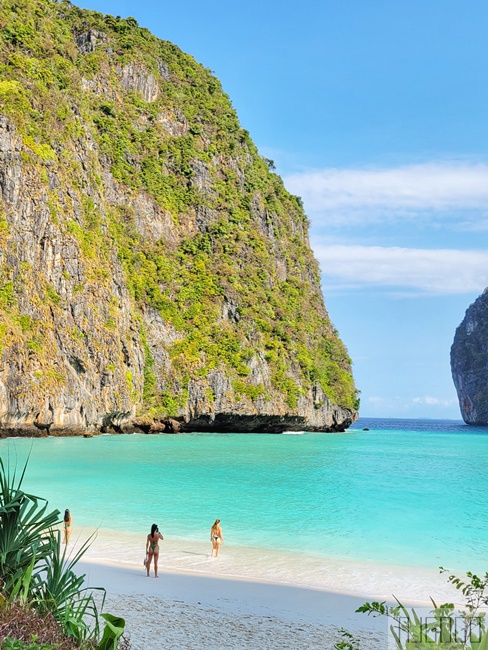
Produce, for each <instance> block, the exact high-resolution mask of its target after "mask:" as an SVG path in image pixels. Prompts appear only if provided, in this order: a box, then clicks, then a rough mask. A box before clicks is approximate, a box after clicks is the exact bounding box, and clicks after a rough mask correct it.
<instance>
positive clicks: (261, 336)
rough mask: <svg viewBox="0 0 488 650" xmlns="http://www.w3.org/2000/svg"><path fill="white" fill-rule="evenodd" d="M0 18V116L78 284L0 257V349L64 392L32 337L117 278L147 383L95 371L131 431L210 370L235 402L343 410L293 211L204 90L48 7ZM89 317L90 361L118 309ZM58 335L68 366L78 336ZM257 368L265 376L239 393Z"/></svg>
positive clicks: (336, 347)
mask: <svg viewBox="0 0 488 650" xmlns="http://www.w3.org/2000/svg"><path fill="white" fill-rule="evenodd" d="M0 6H1V10H0V114H3V115H5V116H6V117H7V118H8V120H9V123H11V124H12V125H14V127H15V130H16V133H17V134H18V135H19V136H20V137H21V139H22V148H21V152H20V156H21V160H22V169H23V174H24V179H31V180H32V181H35V182H36V183H39V186H40V187H42V192H43V194H44V196H45V197H46V198H45V200H44V203H45V205H46V206H47V209H48V210H47V214H48V220H49V223H46V224H45V229H46V231H50V232H56V233H57V234H59V236H60V237H61V238H64V239H65V240H68V241H69V240H70V241H71V242H72V243H73V244H74V245H75V246H76V248H77V250H78V251H79V267H80V268H82V269H83V272H82V273H81V274H80V273H78V277H75V274H74V273H73V271H72V269H71V268H68V267H64V268H63V273H64V276H63V277H64V279H63V278H58V279H57V280H56V281H49V279H48V278H46V277H45V276H44V277H43V278H40V277H37V276H36V274H37V275H38V271H37V270H36V269H35V268H32V265H29V262H28V261H23V264H24V266H23V267H22V268H23V271H22V273H21V272H19V270H18V269H17V270H16V271H15V272H12V267H11V265H10V263H9V255H8V254H4V255H2V256H0V263H1V268H0V309H1V311H2V314H3V318H2V323H3V324H2V329H1V330H0V335H1V338H2V345H3V349H4V350H5V349H10V350H12V349H13V348H14V347H15V346H17V347H18V348H19V349H22V350H23V351H24V352H25V351H26V350H28V351H29V354H30V356H31V357H32V356H36V357H37V364H38V365H37V366H36V368H37V369H36V370H35V372H37V373H41V375H42V378H43V379H42V380H43V381H47V384H46V385H47V386H48V387H49V386H51V385H52V384H53V382H54V383H56V382H58V383H62V382H63V376H64V372H63V371H62V370H59V368H57V366H56V364H54V366H52V365H51V366H50V363H51V362H50V355H49V350H48V349H46V347H48V346H47V341H49V340H51V339H50V338H49V336H48V334H47V330H49V329H50V328H52V327H54V325H52V321H53V318H55V316H56V314H57V313H59V315H60V316H59V317H60V318H61V312H62V310H65V311H66V310H68V309H69V305H70V302H72V300H73V296H78V297H79V296H88V295H90V296H91V298H92V297H93V296H96V295H97V294H98V295H99V296H100V295H101V293H100V292H104V291H105V292H107V293H112V294H113V293H114V292H113V286H112V283H113V278H112V276H113V268H114V265H117V264H118V265H120V266H121V269H122V270H123V276H124V279H125V284H126V287H127V289H128V293H129V296H130V303H131V308H130V312H131V318H133V319H134V322H136V323H138V330H139V331H138V335H137V336H138V340H139V342H140V344H141V346H142V348H143V356H144V359H145V361H144V364H145V365H144V370H143V373H142V374H143V376H142V378H141V381H139V380H138V378H137V372H136V371H135V370H134V369H129V370H122V365H121V364H122V361H123V359H122V356H121V357H120V360H113V362H112V361H110V364H107V367H106V371H107V373H112V374H113V373H117V372H119V374H120V375H121V376H123V377H125V388H124V395H126V399H128V400H129V401H130V400H132V401H133V402H135V403H137V405H138V410H139V412H140V413H141V414H144V413H146V414H149V415H153V416H162V415H178V414H181V413H182V412H184V410H185V408H186V407H187V402H188V386H189V382H190V381H191V380H192V379H194V378H202V379H205V378H206V377H207V376H208V373H209V371H211V370H213V369H220V370H222V371H223V372H224V373H225V375H226V376H227V377H229V379H230V381H231V385H232V388H233V390H234V392H235V396H236V399H239V398H240V397H243V396H244V397H245V398H247V399H248V400H251V401H252V402H255V401H256V400H261V403H266V401H271V400H275V399H276V396H277V395H281V396H283V399H284V401H285V403H286V405H287V408H288V410H289V411H290V412H293V410H294V409H296V408H297V405H298V403H299V400H300V396H304V395H306V394H307V393H310V391H311V390H312V389H313V387H314V386H316V385H320V387H321V388H322V390H323V392H324V393H325V395H326V396H327V397H328V399H329V400H330V402H331V403H333V404H337V405H339V406H340V407H342V408H346V409H350V410H354V409H357V406H358V399H357V392H356V390H355V387H354V382H353V378H352V374H351V369H350V359H349V358H348V355H347V351H346V349H345V347H344V345H343V344H342V342H341V341H340V339H339V338H338V335H337V332H336V331H335V330H334V328H333V326H332V325H331V323H330V321H329V318H328V315H327V312H326V310H325V307H324V304H323V297H322V294H321V289H320V277H319V269H318V265H317V263H316V261H315V259H314V258H313V254H312V252H311V250H310V247H309V242H308V234H307V232H308V222H307V218H306V216H305V214H304V212H303V209H302V204H301V200H300V199H299V198H298V197H294V196H291V195H290V194H289V193H288V192H287V191H286V190H285V188H284V186H283V183H282V180H281V179H280V177H279V176H277V175H276V174H275V173H273V172H272V169H271V168H272V165H271V164H270V161H267V160H266V159H263V158H262V157H261V156H260V155H259V153H258V151H257V149H256V147H255V145H254V144H253V142H252V141H251V139H250V136H249V134H248V133H247V131H245V130H244V129H242V128H241V127H240V125H239V121H238V119H237V116H236V114H235V111H234V110H233V108H232V105H231V103H230V101H229V98H228V97H227V95H226V94H225V93H224V92H223V90H222V88H221V85H220V82H219V81H218V79H216V78H215V77H214V76H213V75H212V73H211V72H210V71H209V70H207V69H206V68H204V67H203V66H202V65H200V64H198V63H196V62H195V61H194V59H193V58H192V57H191V56H189V55H187V54H185V53H183V52H181V51H180V50H179V49H178V47H176V46H175V45H173V44H172V43H169V42H166V41H161V40H159V39H157V38H156V37H155V36H153V35H152V34H151V33H150V32H149V31H148V30H147V29H144V28H141V27H139V26H138V25H137V22H136V21H135V20H134V19H133V18H127V19H121V18H119V17H117V18H114V17H112V16H104V15H102V14H100V13H97V12H93V11H86V10H81V9H78V8H77V7H74V6H72V5H71V4H70V3H69V2H65V1H64V0H63V1H61V2H55V1H52V0H22V1H21V0H3V2H2V3H1V5H0ZM80 152H81V153H80ZM8 212H9V206H8V205H4V206H3V210H2V214H0V217H1V221H0V250H4V251H5V252H7V251H8V249H9V245H11V243H10V244H9V242H11V240H10V229H11V228H12V227H13V226H12V223H13V222H14V221H15V219H13V218H12V215H9V214H8ZM14 227H15V225H14ZM80 275H81V276H82V277H81V279H80ZM24 291H29V292H30V298H29V299H30V301H31V302H32V301H34V302H35V297H33V294H36V292H37V295H38V304H37V312H36V316H35V317H34V318H32V317H31V316H30V315H28V314H26V313H25V310H23V309H22V306H21V303H22V300H20V302H19V297H21V296H22V294H23V292H24ZM91 298H90V299H91ZM105 302H106V304H104V306H103V307H100V313H99V319H100V321H101V322H100V323H99V324H98V326H97V327H98V334H97V336H98V339H97V340H99V341H101V343H100V346H99V347H100V348H103V346H104V345H105V343H103V341H105V342H106V341H110V340H111V338H110V337H111V336H113V331H114V330H117V329H118V326H119V303H120V298H119V297H118V296H116V295H115V296H113V299H112V300H110V301H105ZM148 308H149V309H153V310H155V312H156V313H157V314H159V316H160V318H161V319H162V322H163V323H164V327H165V328H166V329H165V331H168V329H169V330H171V336H169V337H167V338H168V340H165V341H164V346H163V343H162V342H160V345H161V346H163V347H164V349H165V354H166V355H167V359H166V361H165V369H164V371H163V370H162V369H161V364H159V366H158V364H157V363H155V359H154V354H155V347H157V346H155V345H154V341H152V344H151V345H150V342H149V339H150V336H149V332H146V330H147V327H148V326H147V322H146V321H145V319H144V314H145V313H146V312H147V309H148ZM52 314H54V316H52ZM102 321H103V322H102ZM50 323H51V325H50ZM70 332H71V338H72V340H73V341H74V343H73V345H75V346H78V348H79V349H80V352H79V354H78V353H77V358H81V357H82V356H83V355H82V350H81V348H82V346H83V341H84V340H85V339H86V338H88V337H89V334H88V333H87V331H86V330H84V331H82V330H81V329H80V328H79V327H72V328H71V329H70ZM91 338H92V339H93V336H92V337H91ZM153 338H154V337H153ZM98 352H100V351H99V350H97V353H98ZM156 352H157V350H156ZM100 354H101V352H100ZM92 356H93V355H92ZM125 356H126V354H125V353H124V357H125ZM26 358H29V355H27V357H26ZM256 359H258V360H259V363H260V364H261V367H264V368H266V369H267V370H268V371H269V372H268V376H266V377H264V378H263V377H262V376H261V375H263V373H262V372H261V373H260V375H259V373H258V375H257V376H253V370H252V368H253V363H254V361H255V360H256ZM253 360H254V361H253ZM26 363H27V362H26ZM125 363H126V365H127V361H125ZM109 366H110V367H109ZM129 367H130V364H129ZM49 373H51V374H50V375H49ZM53 373H54V374H53ZM264 374H266V373H264ZM41 375H40V376H41ZM40 376H38V379H39V378H40ZM256 377H257V378H256ZM206 391H207V392H206V399H207V402H208V403H209V404H210V403H211V402H212V399H213V395H212V394H211V393H212V391H211V389H210V388H208V387H207V389H206ZM120 400H121V401H123V396H121V397H120ZM320 406H321V403H320V402H316V403H315V408H319V407H320Z"/></svg>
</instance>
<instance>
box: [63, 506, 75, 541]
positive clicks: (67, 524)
mask: <svg viewBox="0 0 488 650" xmlns="http://www.w3.org/2000/svg"><path fill="white" fill-rule="evenodd" d="M72 523H73V517H72V516H71V513H70V511H69V510H68V509H67V508H66V510H65V511H64V519H63V524H64V543H65V544H66V545H67V544H68V542H69V538H70V536H71V524H72Z"/></svg>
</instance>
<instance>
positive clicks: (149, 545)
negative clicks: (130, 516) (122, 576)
mask: <svg viewBox="0 0 488 650" xmlns="http://www.w3.org/2000/svg"><path fill="white" fill-rule="evenodd" d="M160 539H164V537H163V536H162V535H161V533H160V532H159V528H158V527H157V524H153V525H152V526H151V532H150V533H149V535H148V536H147V539H146V560H145V561H144V564H145V565H146V571H147V577H148V578H149V569H150V567H151V560H152V559H153V558H154V577H155V578H158V577H159V576H158V558H159V540H160Z"/></svg>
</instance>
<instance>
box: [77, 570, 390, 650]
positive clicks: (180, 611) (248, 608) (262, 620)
mask: <svg viewBox="0 0 488 650" xmlns="http://www.w3.org/2000/svg"><path fill="white" fill-rule="evenodd" d="M78 568H79V572H81V573H86V576H87V580H88V584H89V586H92V587H96V586H103V587H105V589H106V591H107V596H106V602H105V607H104V611H109V612H110V613H113V614H116V615H119V616H122V617H124V618H125V619H126V634H127V636H128V637H129V639H130V641H131V647H132V650H142V649H143V648H146V647H149V646H150V645H151V644H153V643H156V642H157V643H158V644H159V645H162V646H163V647H165V646H174V647H178V648H201V647H207V645H208V644H210V643H213V644H215V640H216V639H218V645H219V647H222V648H229V649H231V648H232V649H238V648H247V647H258V648H259V647H266V648H276V649H278V648H283V647H295V648H304V649H305V648H315V647H316V648H319V647H323V648H332V647H333V645H334V644H335V643H336V642H338V641H340V640H341V636H340V629H341V628H342V627H343V628H345V629H347V630H349V631H350V632H351V633H352V634H354V635H355V636H357V637H359V638H360V639H361V641H362V646H361V647H362V648H364V650H384V648H385V646H386V638H387V622H386V619H373V618H371V617H368V616H365V615H364V614H356V613H355V610H356V609H357V608H358V607H359V606H360V605H361V604H362V603H363V602H364V599H362V598H359V597H354V596H351V595H345V594H338V593H335V592H329V591H323V590H320V589H311V588H304V587H297V586H292V585H284V584H280V583H271V582H264V581H257V580H244V579H235V578H231V577H223V576H218V577H216V576H211V575H208V574H196V573H192V572H189V571H186V572H185V571H167V570H166V569H164V568H161V570H160V572H159V578H158V579H157V580H156V579H154V577H153V576H152V575H151V577H150V578H146V577H145V570H144V568H143V567H142V564H141V566H140V567H137V566H134V565H132V564H130V565H129V564H126V565H124V566H119V565H117V564H116V563H113V562H108V561H101V560H100V561H95V560H90V561H86V560H83V561H81V562H80V563H79V565H78Z"/></svg>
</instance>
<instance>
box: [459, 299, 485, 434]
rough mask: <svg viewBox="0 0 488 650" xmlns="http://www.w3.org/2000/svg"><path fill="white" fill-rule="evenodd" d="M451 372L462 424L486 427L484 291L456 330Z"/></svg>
mask: <svg viewBox="0 0 488 650" xmlns="http://www.w3.org/2000/svg"><path fill="white" fill-rule="evenodd" d="M451 370H452V377H453V379H454V384H455V386H456V390H457V394H458V398H459V406H460V408H461V414H462V416H463V420H464V421H465V422H466V423H467V424H478V425H480V424H484V425H486V424H488V289H485V291H484V292H483V293H482V294H481V296H480V297H479V298H478V299H477V300H475V302H474V303H473V304H472V305H470V307H469V308H468V309H467V310H466V316H465V317H464V320H463V322H462V323H461V325H459V327H458V328H457V330H456V334H455V336H454V343H453V344H452V348H451Z"/></svg>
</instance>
